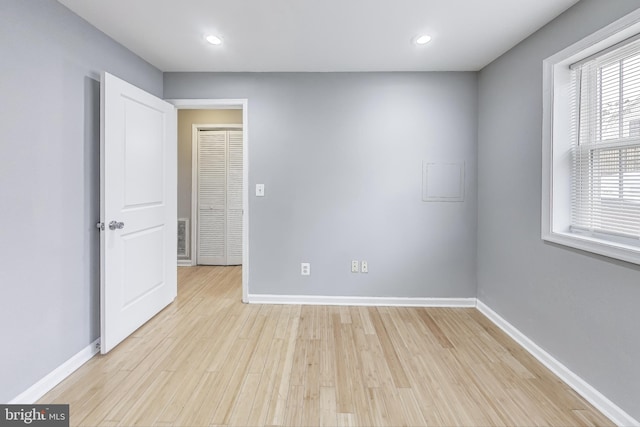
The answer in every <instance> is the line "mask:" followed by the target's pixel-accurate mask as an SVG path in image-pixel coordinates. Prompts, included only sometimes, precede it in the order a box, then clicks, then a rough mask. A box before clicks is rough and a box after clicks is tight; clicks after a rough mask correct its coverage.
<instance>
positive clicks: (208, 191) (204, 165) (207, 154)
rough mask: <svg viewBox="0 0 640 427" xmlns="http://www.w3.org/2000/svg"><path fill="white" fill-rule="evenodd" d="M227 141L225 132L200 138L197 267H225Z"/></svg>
mask: <svg viewBox="0 0 640 427" xmlns="http://www.w3.org/2000/svg"><path fill="white" fill-rule="evenodd" d="M226 140H227V132H226V131H200V134H199V136H198V231H197V234H198V256H197V263H198V264H204V265H225V264H226V253H225V240H226V239H225V237H226V212H225V207H226V178H227V171H226V169H227V168H226V151H227V150H226V145H227V141H226Z"/></svg>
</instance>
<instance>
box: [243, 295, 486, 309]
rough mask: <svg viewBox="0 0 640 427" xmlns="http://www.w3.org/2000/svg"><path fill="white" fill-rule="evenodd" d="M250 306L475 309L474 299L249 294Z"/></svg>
mask: <svg viewBox="0 0 640 427" xmlns="http://www.w3.org/2000/svg"><path fill="white" fill-rule="evenodd" d="M248 302H249V303H250V304H297V305H352V306H353V305H364V306H372V307H374V306H389V307H392V306H393V307H475V306H476V299H475V298H405V297H354V296H320V295H269V294H249V299H248Z"/></svg>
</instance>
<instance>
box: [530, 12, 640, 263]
mask: <svg viewBox="0 0 640 427" xmlns="http://www.w3.org/2000/svg"><path fill="white" fill-rule="evenodd" d="M543 117H544V118H543V120H544V123H543V200H542V207H543V211H542V215H543V216H542V238H543V239H544V240H548V241H552V242H556V243H561V244H564V245H567V246H572V247H576V248H579V249H583V250H588V251H591V252H595V253H599V254H602V255H606V256H610V257H614V258H618V259H623V260H626V261H630V262H634V263H637V264H640V13H638V11H636V12H634V13H632V14H630V15H627V16H626V17H624V18H622V19H621V20H619V21H617V22H615V23H613V24H611V25H610V26H608V27H606V28H604V29H603V30H601V31H599V32H597V33H595V34H593V35H591V36H589V37H587V38H586V39H584V40H582V41H580V42H578V43H576V44H575V45H573V46H571V47H569V48H567V49H565V50H564V51H562V52H559V53H558V54H556V55H554V56H552V57H551V58H548V59H547V60H545V63H544V116H543Z"/></svg>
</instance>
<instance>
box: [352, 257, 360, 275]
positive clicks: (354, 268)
mask: <svg viewBox="0 0 640 427" xmlns="http://www.w3.org/2000/svg"><path fill="white" fill-rule="evenodd" d="M358 271H360V263H359V262H358V260H355V259H354V260H353V261H351V272H352V273H357V272H358Z"/></svg>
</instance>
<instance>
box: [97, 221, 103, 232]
mask: <svg viewBox="0 0 640 427" xmlns="http://www.w3.org/2000/svg"><path fill="white" fill-rule="evenodd" d="M96 228H97V229H98V230H100V231H104V222H99V223H97V224H96Z"/></svg>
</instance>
